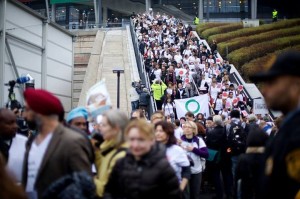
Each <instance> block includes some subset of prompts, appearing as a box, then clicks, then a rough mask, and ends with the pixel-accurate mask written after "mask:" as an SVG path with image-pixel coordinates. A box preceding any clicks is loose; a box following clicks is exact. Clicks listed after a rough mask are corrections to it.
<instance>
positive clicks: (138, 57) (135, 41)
mask: <svg viewBox="0 0 300 199" xmlns="http://www.w3.org/2000/svg"><path fill="white" fill-rule="evenodd" d="M130 32H131V38H132V42H133V47H134V51H135V55H136V56H135V57H136V60H137V65H138V70H139V74H140V78H141V79H142V81H143V82H145V85H146V87H147V88H148V89H149V90H150V89H151V85H150V81H149V76H148V74H147V73H146V69H145V63H144V58H143V57H142V55H141V53H140V50H139V46H138V39H137V36H136V33H135V30H134V26H133V21H132V19H130ZM156 110H157V107H156V103H155V100H154V98H153V96H152V95H151V96H150V110H149V115H151V114H152V113H154V112H155V111H156Z"/></svg>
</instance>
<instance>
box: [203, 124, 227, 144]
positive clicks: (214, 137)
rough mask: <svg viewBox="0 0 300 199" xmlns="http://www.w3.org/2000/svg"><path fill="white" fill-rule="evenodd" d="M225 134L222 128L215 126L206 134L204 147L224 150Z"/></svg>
mask: <svg viewBox="0 0 300 199" xmlns="http://www.w3.org/2000/svg"><path fill="white" fill-rule="evenodd" d="M226 142H227V141H226V132H225V130H224V127H223V126H216V127H215V128H214V129H213V130H211V131H209V132H207V133H206V145H207V147H208V148H210V149H214V150H224V149H225V148H226V146H227V145H226Z"/></svg>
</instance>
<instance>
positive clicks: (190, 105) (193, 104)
mask: <svg viewBox="0 0 300 199" xmlns="http://www.w3.org/2000/svg"><path fill="white" fill-rule="evenodd" d="M174 101H175V105H176V113H177V118H178V119H179V118H181V117H185V114H186V112H188V111H190V112H192V113H194V115H195V116H196V115H197V114H198V113H203V114H204V116H205V118H207V117H208V116H210V113H209V106H208V103H209V97H208V95H207V94H205V95H201V96H197V97H191V98H186V99H179V100H174Z"/></svg>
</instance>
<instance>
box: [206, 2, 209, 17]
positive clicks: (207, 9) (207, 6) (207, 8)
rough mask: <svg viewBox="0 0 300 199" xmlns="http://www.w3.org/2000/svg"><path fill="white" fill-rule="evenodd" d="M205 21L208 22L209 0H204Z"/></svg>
mask: <svg viewBox="0 0 300 199" xmlns="http://www.w3.org/2000/svg"><path fill="white" fill-rule="evenodd" d="M206 20H207V22H209V0H206Z"/></svg>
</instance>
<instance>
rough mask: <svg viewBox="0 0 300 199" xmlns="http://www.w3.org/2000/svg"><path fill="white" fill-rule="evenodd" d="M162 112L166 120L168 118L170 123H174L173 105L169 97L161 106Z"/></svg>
mask: <svg viewBox="0 0 300 199" xmlns="http://www.w3.org/2000/svg"><path fill="white" fill-rule="evenodd" d="M162 110H163V112H164V115H165V117H166V118H168V119H169V118H170V119H171V121H172V122H174V121H175V112H174V110H175V103H174V102H173V100H172V98H171V97H169V96H168V97H167V98H166V100H165V102H164V103H163V105H162Z"/></svg>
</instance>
